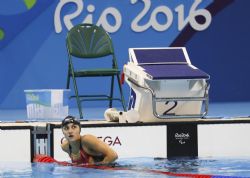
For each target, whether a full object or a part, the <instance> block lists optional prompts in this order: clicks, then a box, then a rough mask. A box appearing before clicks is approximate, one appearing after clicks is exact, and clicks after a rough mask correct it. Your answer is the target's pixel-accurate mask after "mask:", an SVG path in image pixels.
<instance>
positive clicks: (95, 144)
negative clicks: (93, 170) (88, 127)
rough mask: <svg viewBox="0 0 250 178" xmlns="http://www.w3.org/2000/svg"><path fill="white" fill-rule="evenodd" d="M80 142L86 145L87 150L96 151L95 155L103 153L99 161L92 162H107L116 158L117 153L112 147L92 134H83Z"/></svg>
mask: <svg viewBox="0 0 250 178" xmlns="http://www.w3.org/2000/svg"><path fill="white" fill-rule="evenodd" d="M82 142H83V145H85V146H86V147H87V150H91V151H93V152H95V153H97V155H100V154H101V155H103V157H104V159H103V160H102V161H100V162H95V163H94V164H109V163H112V162H114V161H115V160H116V159H117V158H118V155H117V153H116V152H115V151H114V150H113V149H111V148H110V147H109V146H108V145H107V144H106V143H104V142H103V141H101V140H100V139H98V138H97V137H95V136H93V135H85V136H83V139H82ZM93 156H96V155H93ZM92 161H93V160H92ZM92 161H91V162H92ZM91 162H90V163H91Z"/></svg>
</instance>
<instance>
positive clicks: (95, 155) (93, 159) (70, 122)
mask: <svg viewBox="0 0 250 178" xmlns="http://www.w3.org/2000/svg"><path fill="white" fill-rule="evenodd" d="M62 132H63V134H64V138H65V139H62V143H61V148H62V150H63V151H65V152H66V153H68V155H69V157H70V158H71V160H72V163H75V164H109V163H112V162H114V161H115V160H116V159H117V158H118V156H117V153H116V152H115V151H114V150H113V149H111V148H110V147H109V146H108V145H107V144H106V143H104V142H103V141H101V140H100V139H98V138H97V137H95V136H93V135H90V134H87V135H83V136H82V135H80V132H81V126H80V122H79V121H78V120H77V119H76V118H75V117H73V116H67V117H66V118H65V119H64V120H63V121H62Z"/></svg>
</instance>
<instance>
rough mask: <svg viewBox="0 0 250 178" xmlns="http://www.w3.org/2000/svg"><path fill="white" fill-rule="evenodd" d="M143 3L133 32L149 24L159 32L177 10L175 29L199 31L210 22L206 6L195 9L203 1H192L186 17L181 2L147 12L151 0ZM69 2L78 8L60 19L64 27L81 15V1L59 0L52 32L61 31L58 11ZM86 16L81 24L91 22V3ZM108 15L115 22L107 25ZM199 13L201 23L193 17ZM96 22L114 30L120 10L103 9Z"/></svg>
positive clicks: (132, 26) (118, 24) (166, 26)
mask: <svg viewBox="0 0 250 178" xmlns="http://www.w3.org/2000/svg"><path fill="white" fill-rule="evenodd" d="M141 1H142V2H143V3H144V8H143V9H142V10H141V11H140V12H139V14H137V15H136V17H134V18H133V20H132V22H131V24H130V27H131V29H132V30H133V31H134V32H143V31H145V30H147V29H149V28H150V27H152V28H153V29H154V30H156V31H159V32H162V31H166V30H167V29H168V28H169V27H170V26H171V25H172V24H173V21H174V15H173V14H174V12H173V11H175V12H176V13H177V21H178V23H177V24H178V30H179V31H181V30H183V28H184V27H185V26H186V25H187V24H190V26H191V27H192V28H193V29H194V30H197V31H202V30H205V29H206V28H208V26H209V25H210V24H211V21H212V15H211V14H210V12H209V11H208V10H207V9H202V8H201V9H198V6H199V5H200V3H201V2H202V0H194V2H193V4H192V5H191V8H190V9H189V12H188V16H187V17H184V14H186V13H185V8H184V5H183V4H179V5H178V6H177V7H176V8H175V9H174V10H171V9H170V8H169V7H168V6H164V5H160V6H157V7H156V8H154V9H153V10H152V12H151V11H150V9H151V0H141ZM137 2H138V0H130V3H131V4H133V5H134V4H136V3H137ZM69 3H74V4H75V5H76V7H77V9H76V11H75V12H73V13H71V14H67V15H65V16H64V17H63V22H64V24H65V26H66V28H67V29H68V30H69V29H71V28H72V27H73V26H74V25H73V23H72V21H73V20H74V19H75V18H77V17H78V16H81V15H82V12H83V11H84V2H83V0H61V1H60V2H59V3H58V4H57V7H56V9H55V13H54V26H55V32H56V33H60V32H62V22H61V18H60V17H61V10H62V8H63V7H65V6H67V5H68V4H69ZM86 9H87V15H86V17H85V18H84V19H83V21H82V23H93V13H94V11H95V6H94V5H93V4H89V5H88V6H87V8H86ZM150 12H151V14H150V18H149V20H148V21H147V22H146V23H145V24H143V25H139V24H140V22H141V20H142V19H143V18H144V17H145V16H146V15H147V14H149V13H150ZM159 14H162V15H164V16H165V19H166V20H165V22H164V23H159V22H158V20H157V16H158V15H159ZM108 16H111V17H113V19H114V21H115V22H114V23H112V24H110V23H109V21H108ZM198 16H201V17H203V18H204V22H202V23H200V22H198V21H197V20H196V17H198ZM96 24H97V25H98V26H102V27H103V28H104V29H105V30H106V31H107V32H109V33H114V32H116V31H118V30H119V28H120V27H121V24H122V15H121V12H120V11H119V10H118V9H117V8H115V7H108V8H106V9H104V10H103V11H102V13H101V15H100V17H99V19H98V20H97V22H96Z"/></svg>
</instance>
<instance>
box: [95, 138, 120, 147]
mask: <svg viewBox="0 0 250 178" xmlns="http://www.w3.org/2000/svg"><path fill="white" fill-rule="evenodd" d="M97 138H99V139H101V140H102V141H103V142H105V143H107V144H108V145H109V146H115V145H120V146H121V145H122V143H121V141H120V139H119V137H118V136H116V137H115V138H112V137H111V136H105V137H102V136H99V137H97Z"/></svg>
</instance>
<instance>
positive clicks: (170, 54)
mask: <svg viewBox="0 0 250 178" xmlns="http://www.w3.org/2000/svg"><path fill="white" fill-rule="evenodd" d="M134 53H135V56H136V59H137V62H138V63H139V64H140V63H162V62H187V61H186V58H185V56H184V53H183V50H182V49H134Z"/></svg>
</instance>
